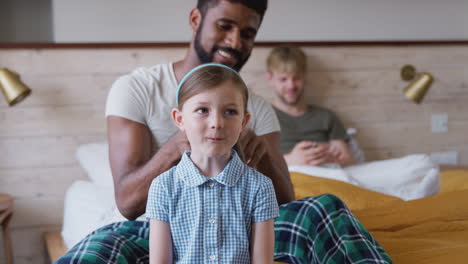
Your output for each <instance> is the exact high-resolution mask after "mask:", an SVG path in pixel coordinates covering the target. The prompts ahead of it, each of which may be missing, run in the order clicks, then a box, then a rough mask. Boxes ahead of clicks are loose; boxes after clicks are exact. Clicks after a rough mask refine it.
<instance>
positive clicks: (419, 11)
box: [53, 0, 468, 42]
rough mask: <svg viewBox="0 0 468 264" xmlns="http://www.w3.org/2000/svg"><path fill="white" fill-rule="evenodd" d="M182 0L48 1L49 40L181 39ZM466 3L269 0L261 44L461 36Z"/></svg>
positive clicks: (184, 33)
mask: <svg viewBox="0 0 468 264" xmlns="http://www.w3.org/2000/svg"><path fill="white" fill-rule="evenodd" d="M195 5H196V1H195V0H193V1H188V0H172V1H167V0H166V1H163V0H138V1H127V0H80V1H76V0H53V20H54V39H55V41H56V42H171V41H176V42H177V41H188V40H189V37H190V29H189V27H188V13H189V11H190V9H191V8H192V7H194V6H195ZM466 14H468V1H466V0H444V1H440V0H425V1H422V0H288V1H285V0H270V1H269V8H268V11H267V14H266V16H265V20H264V24H263V26H262V28H261V30H260V32H259V35H258V38H257V39H258V40H261V41H355V40H356V41H362V40H390V41H391V40H454V39H457V40H468V26H467V25H468V16H467V15H466Z"/></svg>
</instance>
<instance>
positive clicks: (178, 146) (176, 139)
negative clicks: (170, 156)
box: [159, 130, 192, 157]
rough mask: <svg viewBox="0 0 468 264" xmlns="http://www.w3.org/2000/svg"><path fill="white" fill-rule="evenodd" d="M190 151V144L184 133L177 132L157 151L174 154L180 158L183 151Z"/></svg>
mask: <svg viewBox="0 0 468 264" xmlns="http://www.w3.org/2000/svg"><path fill="white" fill-rule="evenodd" d="M191 149H192V148H191V147H190V143H189V141H188V139H187V135H186V134H185V132H183V131H180V130H178V131H177V133H175V134H174V135H172V136H171V137H170V138H169V139H168V140H167V142H166V143H165V144H164V145H163V146H162V147H161V149H160V150H159V151H164V152H166V153H174V152H175V153H177V154H178V156H179V157H181V156H182V154H184V152H185V151H189V150H191Z"/></svg>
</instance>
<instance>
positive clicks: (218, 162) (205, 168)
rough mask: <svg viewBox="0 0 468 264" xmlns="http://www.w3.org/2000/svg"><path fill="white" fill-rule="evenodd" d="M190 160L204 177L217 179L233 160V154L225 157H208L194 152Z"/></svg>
mask: <svg viewBox="0 0 468 264" xmlns="http://www.w3.org/2000/svg"><path fill="white" fill-rule="evenodd" d="M190 159H191V160H192V162H193V163H194V164H195V166H197V168H198V169H199V170H200V172H201V174H202V175H203V176H206V177H215V176H216V175H218V174H220V173H221V172H222V171H223V170H224V168H225V167H226V165H227V164H228V162H229V160H230V159H231V153H230V152H229V153H227V154H225V155H220V156H212V157H208V156H206V155H203V154H201V153H197V152H195V151H193V150H192V153H191V154H190Z"/></svg>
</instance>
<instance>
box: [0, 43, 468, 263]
mask: <svg viewBox="0 0 468 264" xmlns="http://www.w3.org/2000/svg"><path fill="white" fill-rule="evenodd" d="M304 50H305V51H306V53H307V54H308V55H309V69H308V73H307V82H308V87H307V91H306V97H307V101H308V102H310V103H315V104H319V105H322V106H325V107H328V108H330V109H333V110H334V111H335V112H336V113H337V114H338V115H339V116H340V117H341V118H342V120H343V121H344V123H345V125H346V126H347V127H355V128H357V129H358V140H359V142H360V144H361V146H362V147H363V148H364V151H365V154H366V156H367V158H368V159H370V160H378V159H386V158H394V157H400V156H403V155H407V154H411V153H430V152H434V151H457V152H458V153H459V158H460V162H461V163H462V164H468V136H467V134H468V133H467V132H468V103H467V101H468V46H467V45H442V46H441V45H434V46H431V45H421V46H415V45H411V46H392V45H390V46H382V45H378V46H309V47H304ZM268 51H269V48H268V47H260V48H256V49H255V50H254V52H253V54H252V57H251V59H250V60H249V62H248V64H247V65H246V66H245V67H244V69H243V71H242V75H243V76H244V77H245V79H246V81H247V83H248V84H249V86H250V87H252V88H253V89H254V90H255V91H256V92H258V93H259V94H260V95H262V96H264V97H266V98H267V99H271V96H272V93H271V90H270V89H269V88H268V87H267V86H266V83H265V82H264V79H263V78H264V68H265V66H264V61H265V57H266V55H267V53H268ZM184 54H185V49H184V48H182V47H176V48H125V49H103V48H96V49H80V48H76V49H3V50H2V49H0V67H8V68H10V69H13V70H15V71H17V72H19V73H20V74H21V76H22V79H23V80H24V82H26V83H27V84H28V85H29V86H30V87H31V88H32V89H33V93H32V95H31V96H30V97H29V98H27V99H26V100H25V101H24V102H22V103H21V104H19V105H17V106H15V107H13V108H9V107H7V105H6V103H5V101H4V100H0V153H1V158H0V192H2V193H9V194H11V195H12V196H14V199H15V215H14V217H13V219H12V229H13V230H12V231H13V247H14V255H15V263H17V264H23V263H47V261H46V257H45V248H44V244H43V242H42V238H41V234H42V232H44V231H48V230H60V228H61V222H62V214H63V198H64V194H65V191H66V189H67V187H68V186H70V184H71V183H72V182H73V181H75V180H79V179H81V180H82V179H86V175H85V174H84V172H83V171H82V169H81V168H80V167H79V165H78V164H77V161H76V159H75V151H76V149H77V147H78V146H79V145H80V144H84V143H90V142H99V141H103V140H105V132H106V127H105V118H104V104H105V99H106V95H107V93H108V90H109V88H110V86H111V84H112V82H113V81H114V80H115V79H116V78H117V77H118V76H119V75H122V74H124V73H127V72H129V71H130V70H132V69H134V68H136V67H138V66H150V65H152V64H155V63H160V62H167V61H171V60H177V59H180V58H183V56H184ZM405 64H413V65H414V66H415V67H416V68H417V70H419V71H428V72H430V73H432V74H433V75H434V77H435V81H434V84H433V86H432V88H431V89H430V91H429V94H428V95H427V96H426V98H425V100H424V102H423V103H422V104H421V105H416V104H413V103H411V102H409V101H406V100H405V99H404V97H403V95H402V90H403V88H404V86H405V85H406V83H405V82H403V81H401V80H400V77H399V71H400V68H401V67H402V66H403V65H405ZM434 113H447V114H448V116H449V131H448V132H447V133H432V132H431V131H430V118H431V115H432V114H434ZM2 250H3V249H0V256H3V253H2ZM0 263H4V260H3V258H1V257H0Z"/></svg>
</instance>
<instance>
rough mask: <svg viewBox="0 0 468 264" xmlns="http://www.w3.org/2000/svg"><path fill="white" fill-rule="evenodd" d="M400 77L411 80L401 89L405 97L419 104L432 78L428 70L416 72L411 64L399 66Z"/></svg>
mask: <svg viewBox="0 0 468 264" xmlns="http://www.w3.org/2000/svg"><path fill="white" fill-rule="evenodd" d="M401 79H402V80H404V81H411V83H410V84H409V85H408V86H407V87H406V88H405V89H404V90H403V93H404V94H405V97H406V98H408V99H409V100H411V101H413V102H415V103H418V104H419V103H421V101H422V100H423V98H424V96H425V95H426V93H427V90H429V88H430V87H431V84H432V81H433V79H434V78H433V77H432V75H431V74H430V73H428V72H422V73H419V74H418V73H416V69H415V68H414V67H413V66H412V65H405V66H403V67H402V68H401Z"/></svg>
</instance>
